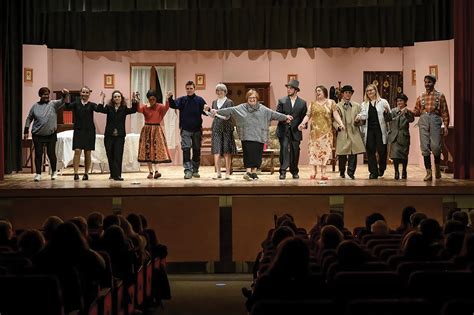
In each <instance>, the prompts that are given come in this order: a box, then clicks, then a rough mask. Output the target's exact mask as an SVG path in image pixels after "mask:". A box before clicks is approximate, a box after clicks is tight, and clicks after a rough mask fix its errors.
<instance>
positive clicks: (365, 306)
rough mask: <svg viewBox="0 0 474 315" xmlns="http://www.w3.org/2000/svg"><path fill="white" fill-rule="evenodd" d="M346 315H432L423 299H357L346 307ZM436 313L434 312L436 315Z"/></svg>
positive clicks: (431, 310) (432, 311)
mask: <svg viewBox="0 0 474 315" xmlns="http://www.w3.org/2000/svg"><path fill="white" fill-rule="evenodd" d="M345 314H346V315H401V314H403V315H420V314H423V315H432V314H433V315H434V314H435V313H434V310H433V309H431V306H430V304H429V303H428V301H426V300H424V299H357V300H352V301H350V302H349V303H348V305H347V310H346V313H345ZM437 314H438V313H437V312H436V315H437Z"/></svg>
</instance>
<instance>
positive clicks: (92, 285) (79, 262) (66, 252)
mask: <svg viewBox="0 0 474 315" xmlns="http://www.w3.org/2000/svg"><path fill="white" fill-rule="evenodd" d="M34 263H35V266H36V267H37V268H38V270H39V271H40V272H43V273H48V274H61V273H63V272H68V271H69V270H71V269H72V268H75V269H76V270H77V271H78V273H79V277H80V279H81V285H82V287H83V292H84V300H85V302H86V305H88V303H90V302H91V301H92V299H94V298H95V297H96V295H97V288H98V284H99V281H100V279H101V277H102V275H103V272H104V271H105V261H104V259H102V257H101V256H100V255H99V254H98V253H96V252H95V251H93V250H91V249H90V248H89V245H88V244H87V242H86V240H85V239H84V237H83V236H82V235H81V233H80V231H79V229H78V228H77V227H76V226H75V225H74V224H73V223H71V222H66V223H62V224H61V225H59V226H58V227H57V229H56V230H55V231H54V233H53V236H52V238H51V240H50V241H49V242H48V243H47V244H46V246H45V247H44V249H43V250H42V251H41V252H40V253H39V254H38V255H37V256H36V260H35V261H34ZM94 292H95V294H94Z"/></svg>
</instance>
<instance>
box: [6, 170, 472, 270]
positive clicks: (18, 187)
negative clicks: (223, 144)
mask: <svg viewBox="0 0 474 315" xmlns="http://www.w3.org/2000/svg"><path fill="white" fill-rule="evenodd" d="M141 170H142V172H140V173H124V174H123V176H124V178H125V181H123V182H115V181H110V180H109V179H108V177H109V174H100V173H99V174H97V173H94V174H92V175H91V176H90V180H89V181H87V182H84V181H78V182H75V181H74V180H73V176H72V170H71V168H67V169H66V171H65V172H64V173H63V175H62V176H58V179H57V180H55V181H51V180H50V179H49V177H48V176H46V174H45V173H43V180H42V181H41V182H39V183H35V182H33V174H29V173H28V174H25V173H21V174H14V175H7V176H6V177H5V180H4V181H2V182H0V217H2V218H8V219H10V220H11V221H12V222H13V225H14V226H15V228H17V229H24V228H39V227H40V226H41V224H42V222H43V221H44V219H45V218H46V217H47V216H49V215H59V216H61V217H62V218H64V219H69V218H72V217H74V216H78V215H82V216H87V215H88V214H89V213H90V212H92V211H101V212H102V213H104V214H110V213H112V212H116V213H122V214H124V215H127V214H128V213H130V212H138V213H143V214H144V215H146V216H147V217H148V219H149V225H150V226H151V227H153V228H155V229H156V231H157V233H158V236H159V238H160V241H162V242H163V243H165V244H167V245H168V247H169V253H170V254H169V259H170V261H175V262H190V261H192V262H196V261H206V262H207V261H221V262H231V261H253V260H254V258H255V254H256V252H257V251H258V247H259V243H260V242H261V240H263V239H264V238H265V236H266V233H267V231H268V230H269V229H270V228H271V227H272V226H273V216H274V215H275V214H276V215H280V214H282V213H285V212H288V213H291V214H293V216H294V217H295V221H296V223H297V224H298V225H299V226H302V227H304V228H306V229H308V230H309V229H310V228H311V226H312V225H313V224H314V223H315V222H316V220H317V216H318V215H321V214H323V213H326V212H328V211H338V212H341V213H342V214H343V215H344V219H345V223H346V226H347V227H348V228H354V227H355V226H361V225H364V220H365V216H366V215H367V214H369V213H372V212H375V211H377V212H381V213H382V214H384V216H385V217H386V219H387V221H388V223H389V225H390V226H391V227H393V228H395V227H396V226H398V224H399V221H400V213H401V210H402V208H403V207H404V206H407V205H412V206H415V207H416V208H417V209H418V211H421V212H424V213H426V214H427V215H428V216H430V217H433V218H436V219H438V220H439V221H440V222H442V221H443V217H444V214H445V213H446V211H447V210H448V209H449V208H451V207H459V208H464V209H468V208H474V181H467V180H454V179H453V178H452V175H451V174H444V173H443V178H442V179H441V180H433V181H432V182H423V181H422V178H423V176H424V173H425V171H424V170H423V169H422V168H418V167H415V166H410V167H409V169H408V180H398V181H395V180H394V179H393V169H392V168H390V166H389V169H388V170H387V171H386V173H385V176H384V178H381V179H378V180H369V179H368V172H367V167H366V166H365V165H359V166H358V170H357V173H356V180H351V179H349V178H345V179H342V178H339V176H338V173H337V172H334V173H333V172H329V173H328V175H329V177H330V180H328V181H325V182H321V181H317V180H316V181H315V180H309V174H310V169H309V167H307V166H306V167H302V169H301V171H300V177H301V178H300V179H299V180H293V179H291V178H288V179H286V180H284V181H281V180H279V179H278V174H277V173H274V174H273V175H270V173H266V172H264V173H262V174H260V175H259V176H260V179H259V180H258V181H252V182H247V181H245V180H244V179H243V178H242V175H243V173H241V172H236V173H234V174H233V175H232V179H231V180H213V179H212V176H213V167H210V166H206V167H202V168H201V178H200V179H190V180H184V179H183V170H182V168H181V167H179V166H164V167H162V168H161V169H160V172H161V173H162V174H163V177H162V178H160V179H158V180H148V179H146V176H147V172H146V167H145V166H142V167H141ZM289 177H291V176H289Z"/></svg>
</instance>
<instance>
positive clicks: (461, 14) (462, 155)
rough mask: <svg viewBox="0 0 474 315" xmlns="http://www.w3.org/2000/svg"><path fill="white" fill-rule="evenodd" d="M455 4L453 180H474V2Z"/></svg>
mask: <svg viewBox="0 0 474 315" xmlns="http://www.w3.org/2000/svg"><path fill="white" fill-rule="evenodd" d="M454 2H455V5H454V10H455V11H454V13H455V16H456V19H455V20H454V34H455V40H454V112H455V114H454V129H455V137H454V139H455V140H454V141H455V142H454V178H459V179H474V134H473V130H474V110H473V106H474V102H473V98H472V97H473V93H474V19H473V16H474V2H472V1H471V0H456V1H454Z"/></svg>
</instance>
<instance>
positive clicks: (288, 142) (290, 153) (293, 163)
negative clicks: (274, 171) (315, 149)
mask: <svg viewBox="0 0 474 315" xmlns="http://www.w3.org/2000/svg"><path fill="white" fill-rule="evenodd" d="M279 140H280V174H281V173H285V172H286V169H287V168H288V167H290V173H291V174H298V172H299V169H298V162H299V160H300V141H298V140H294V139H293V137H292V135H291V134H289V135H286V136H284V137H281V138H279Z"/></svg>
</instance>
